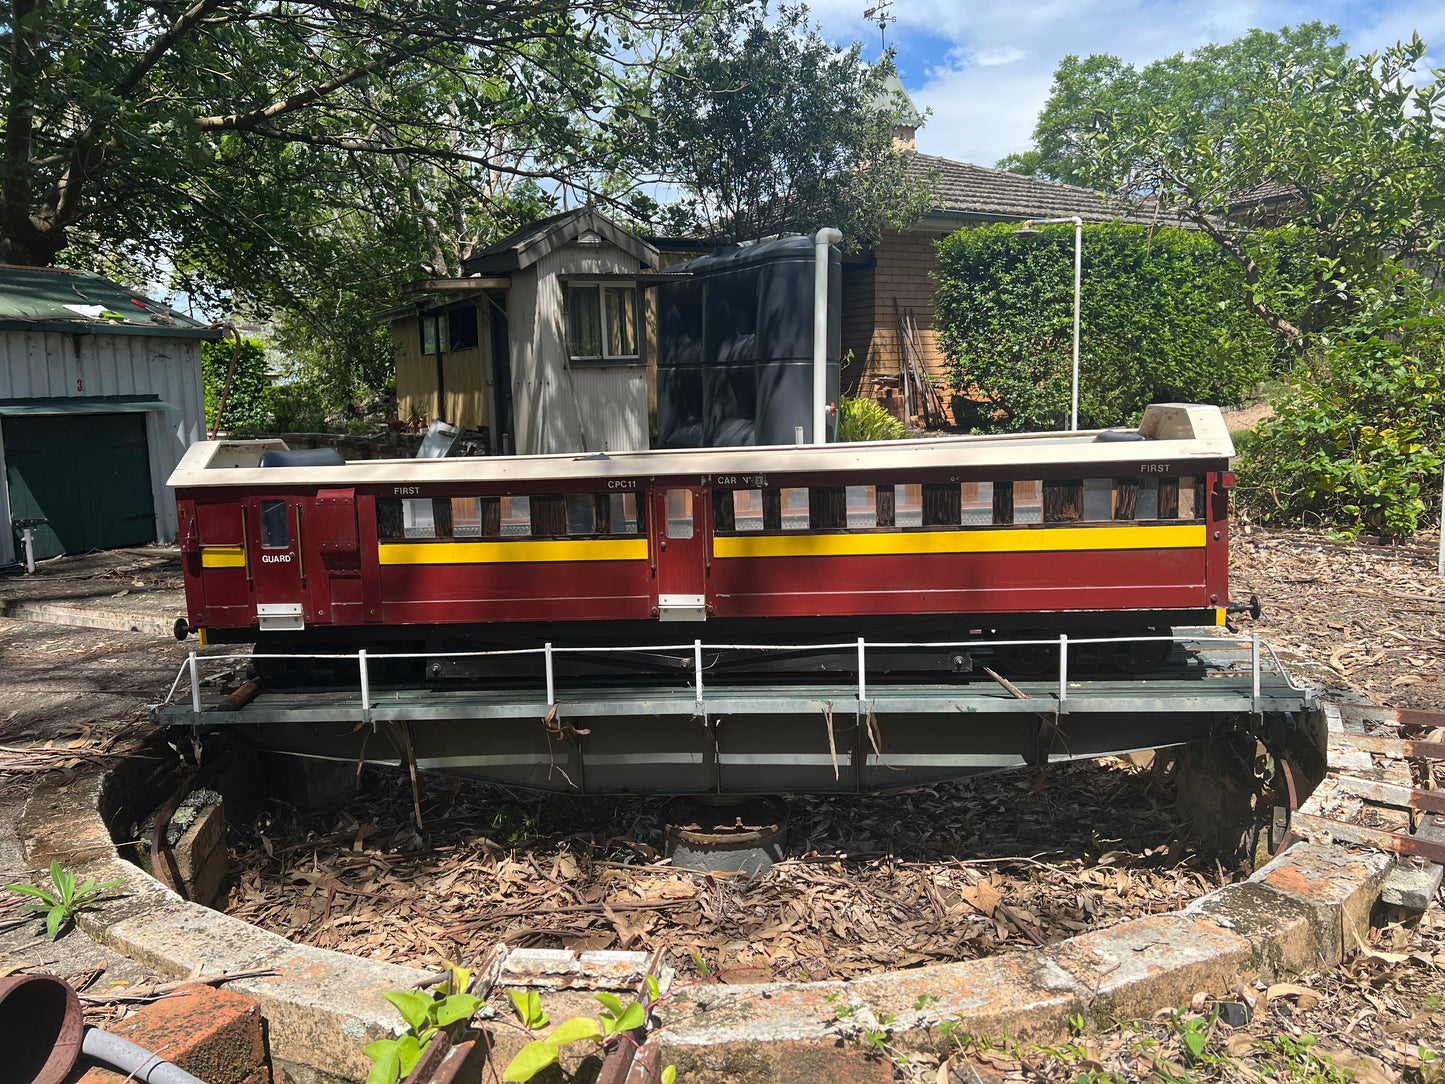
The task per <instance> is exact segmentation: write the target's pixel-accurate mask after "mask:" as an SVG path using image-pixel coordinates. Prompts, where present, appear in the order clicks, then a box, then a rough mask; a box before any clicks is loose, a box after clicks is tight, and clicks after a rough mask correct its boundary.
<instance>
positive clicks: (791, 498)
mask: <svg viewBox="0 0 1445 1084" xmlns="http://www.w3.org/2000/svg"><path fill="white" fill-rule="evenodd" d="M779 493H780V494H781V498H782V508H781V512H782V523H781V527H782V529H783V530H785V531H806V530H807V529H808V491H807V490H806V489H784V490H780V491H779Z"/></svg>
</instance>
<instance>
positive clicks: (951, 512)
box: [923, 482, 960, 527]
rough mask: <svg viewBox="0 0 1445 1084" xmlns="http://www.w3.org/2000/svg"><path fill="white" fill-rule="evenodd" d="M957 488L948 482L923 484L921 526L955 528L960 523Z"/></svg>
mask: <svg viewBox="0 0 1445 1084" xmlns="http://www.w3.org/2000/svg"><path fill="white" fill-rule="evenodd" d="M959 497H960V493H959V488H958V486H957V485H956V484H953V485H951V484H949V483H948V482H924V483H923V525H924V526H925V527H957V526H958V524H959V522H960V519H959V517H960V508H959Z"/></svg>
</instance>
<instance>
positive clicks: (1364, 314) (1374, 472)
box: [1237, 274, 1445, 538]
mask: <svg viewBox="0 0 1445 1084" xmlns="http://www.w3.org/2000/svg"><path fill="white" fill-rule="evenodd" d="M1442 312H1445V307H1442V303H1441V297H1440V295H1439V294H1438V293H1437V294H1435V295H1433V296H1431V295H1430V294H1429V293H1428V292H1427V291H1426V290H1425V289H1424V286H1423V284H1422V283H1420V282H1419V281H1418V280H1416V279H1414V277H1413V276H1410V275H1408V274H1406V275H1405V276H1403V281H1402V282H1399V281H1397V283H1396V284H1395V286H1394V287H1392V289H1391V291H1390V292H1389V293H1387V294H1385V295H1384V296H1382V297H1379V298H1377V299H1374V300H1373V301H1371V302H1367V303H1366V304H1364V305H1362V306H1361V308H1360V309H1359V310H1357V312H1356V313H1355V314H1354V316H1353V318H1352V322H1351V324H1350V325H1349V326H1348V327H1345V328H1342V329H1341V331H1340V333H1339V334H1337V335H1335V336H1333V337H1331V339H1330V340H1329V341H1328V342H1325V343H1323V344H1322V346H1321V347H1320V349H1319V352H1318V354H1317V355H1316V356H1315V357H1314V358H1312V359H1310V362H1308V363H1306V364H1303V365H1302V366H1301V367H1300V370H1299V372H1298V374H1297V377H1298V379H1297V381H1296V386H1295V388H1294V390H1293V391H1292V392H1291V393H1290V394H1289V395H1288V396H1287V397H1285V398H1284V399H1282V400H1281V401H1280V402H1278V403H1277V404H1276V415H1275V417H1273V418H1270V419H1267V420H1266V421H1265V422H1263V423H1262V424H1261V425H1260V426H1259V427H1258V429H1257V430H1256V431H1255V432H1254V433H1253V434H1251V435H1250V436H1248V437H1246V438H1244V439H1243V440H1241V442H1240V443H1241V452H1242V453H1243V456H1244V458H1243V462H1242V464H1241V467H1240V487H1239V490H1238V491H1237V499H1238V501H1239V504H1240V507H1241V508H1242V509H1243V510H1245V511H1247V512H1248V513H1249V514H1250V515H1251V516H1252V517H1254V518H1255V519H1257V520H1258V521H1260V522H1264V523H1282V524H1284V523H1289V524H1292V523H1306V524H1315V525H1318V524H1324V525H1327V526H1331V527H1333V528H1335V529H1336V530H1337V531H1339V532H1340V533H1341V534H1344V535H1346V536H1348V537H1353V536H1354V535H1356V534H1358V533H1360V532H1361V531H1369V532H1372V533H1375V534H1379V535H1381V536H1383V537H1386V538H1404V537H1407V536H1408V535H1411V534H1413V533H1414V532H1415V531H1416V530H1418V529H1419V527H1420V526H1421V523H1422V520H1423V518H1424V517H1426V515H1427V513H1428V514H1430V515H1432V516H1433V514H1434V513H1435V511H1436V510H1438V507H1439V492H1440V470H1441V465H1442V458H1441V442H1442V441H1445V315H1442Z"/></svg>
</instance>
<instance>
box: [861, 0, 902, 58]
mask: <svg viewBox="0 0 1445 1084" xmlns="http://www.w3.org/2000/svg"><path fill="white" fill-rule="evenodd" d="M892 6H893V0H879V2H878V3H876V4H874V5H873V6H872V7H871V8H869V9H868V10H867V11H865V12H863V18H865V19H868V20H869V21H871V22H876V23H877V24H878V48H879V49H880V50H881V51H882V52H885V53H886V52H888V37H887V33H888V24H889V23H896V22H897V21H898V16H896V15H894V14H893V12H891V11H889V10H888V9H889V8H891V7H892Z"/></svg>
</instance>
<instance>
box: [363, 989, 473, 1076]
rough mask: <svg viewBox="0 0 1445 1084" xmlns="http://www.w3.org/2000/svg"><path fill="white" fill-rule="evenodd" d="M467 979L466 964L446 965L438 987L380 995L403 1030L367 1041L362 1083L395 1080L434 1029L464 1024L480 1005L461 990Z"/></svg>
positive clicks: (403, 1073)
mask: <svg viewBox="0 0 1445 1084" xmlns="http://www.w3.org/2000/svg"><path fill="white" fill-rule="evenodd" d="M470 981H471V972H470V971H468V970H467V969H466V968H461V967H456V966H453V965H450V964H449V965H448V967H447V978H446V982H445V983H444V984H443V985H442V988H441V989H439V990H389V991H387V992H386V993H384V994H383V995H382V996H383V997H385V998H386V1000H388V1001H390V1002H391V1003H392V1004H393V1005H395V1006H396V1010H397V1012H399V1013H401V1015H402V1018H403V1019H404V1020H406V1025H407V1030H406V1034H404V1035H401V1036H399V1037H397V1038H395V1039H378V1040H376V1041H375V1042H372V1043H367V1045H366V1046H365V1048H364V1049H363V1053H365V1054H366V1056H367V1057H368V1058H370V1059H371V1061H372V1066H371V1072H369V1073H368V1074H367V1075H366V1084H396V1082H397V1081H398V1080H400V1079H401V1078H402V1077H404V1076H406V1075H407V1074H408V1073H410V1072H411V1071H412V1069H414V1068H415V1067H416V1063H417V1062H419V1061H420V1060H421V1058H422V1055H423V1054H425V1053H426V1048H427V1046H428V1045H430V1043H431V1041H432V1039H433V1037H434V1036H435V1035H436V1033H437V1032H438V1031H441V1030H443V1029H445V1028H449V1027H453V1026H455V1025H458V1024H465V1022H466V1021H468V1020H470V1019H471V1018H472V1017H473V1016H474V1015H476V1012H477V1010H478V1009H480V1008H481V1007H482V1005H483V1002H482V999H481V998H479V997H475V996H474V995H472V994H468V993H465V992H464V991H465V990H466V987H467V984H468V983H469V982H470Z"/></svg>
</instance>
